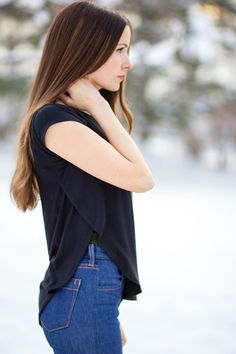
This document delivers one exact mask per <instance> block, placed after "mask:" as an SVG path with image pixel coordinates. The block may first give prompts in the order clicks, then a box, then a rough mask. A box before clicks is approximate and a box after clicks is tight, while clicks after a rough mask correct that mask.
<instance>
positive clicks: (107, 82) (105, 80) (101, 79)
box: [86, 26, 132, 91]
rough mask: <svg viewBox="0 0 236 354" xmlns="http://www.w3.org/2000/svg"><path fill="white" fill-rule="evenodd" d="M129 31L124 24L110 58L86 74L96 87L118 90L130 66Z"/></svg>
mask: <svg viewBox="0 0 236 354" xmlns="http://www.w3.org/2000/svg"><path fill="white" fill-rule="evenodd" d="M130 38H131V32H130V28H129V26H126V27H125V29H124V31H123V33H122V35H121V37H120V40H119V42H118V44H117V47H116V49H115V51H114V52H113V53H112V55H111V56H110V58H109V59H108V60H107V61H106V62H105V63H104V64H103V65H102V66H101V67H100V68H99V69H97V70H96V71H94V72H93V73H91V74H88V75H86V77H87V78H88V79H89V80H90V82H91V83H92V84H93V85H94V86H95V87H96V88H97V89H98V90H100V89H101V88H104V89H106V90H108V91H118V90H119V88H120V83H121V82H122V81H123V80H122V78H121V77H119V76H123V78H125V77H126V75H127V73H128V71H129V69H130V68H131V67H132V65H131V62H130V59H129V55H128V47H129V46H130Z"/></svg>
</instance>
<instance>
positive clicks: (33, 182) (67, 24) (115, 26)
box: [10, 1, 133, 211]
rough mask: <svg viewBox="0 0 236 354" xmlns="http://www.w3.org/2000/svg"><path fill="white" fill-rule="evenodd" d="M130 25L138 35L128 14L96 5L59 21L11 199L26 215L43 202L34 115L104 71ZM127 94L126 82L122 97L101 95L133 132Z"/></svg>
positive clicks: (77, 5)
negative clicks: (32, 138) (34, 141)
mask: <svg viewBox="0 0 236 354" xmlns="http://www.w3.org/2000/svg"><path fill="white" fill-rule="evenodd" d="M126 25H128V26H129V27H130V30H131V34H132V26H131V24H130V22H129V20H128V19H127V18H126V16H125V15H124V14H121V13H120V12H118V11H116V10H113V9H108V8H107V7H104V6H100V5H96V4H94V3H93V2H91V1H76V2H73V3H72V4H70V5H68V6H66V7H64V8H63V9H62V10H61V11H60V12H59V13H58V14H57V16H56V17H55V18H54V19H53V21H52V23H51V25H50V27H49V30H48V33H47V36H46V39H45V44H44V48H43V52H42V56H41V60H40V63H39V68H38V71H37V74H36V77H35V80H34V82H33V84H32V87H31V90H30V94H29V100H28V108H27V111H26V113H25V115H24V117H23V120H22V123H21V126H20V130H19V137H18V145H17V163H16V169H15V172H14V175H13V177H12V181H11V186H10V196H11V198H13V199H14V200H15V202H16V206H17V207H18V208H19V209H21V210H22V211H26V210H27V209H34V208H35V207H36V205H37V203H38V199H39V187H38V183H37V178H36V176H35V174H34V171H33V164H32V159H33V154H32V148H31V141H30V124H31V121H32V118H33V114H34V113H35V112H36V111H37V110H38V109H39V108H41V107H42V106H44V105H45V104H47V103H52V102H55V101H56V100H57V98H58V97H59V96H60V95H61V94H62V93H64V92H66V90H67V88H68V87H69V86H70V84H71V83H73V82H75V81H76V80H78V79H79V78H81V77H84V76H85V75H87V74H90V73H92V72H94V71H95V70H97V69H98V68H99V67H100V66H102V65H103V64H104V63H105V62H106V61H107V59H108V58H109V57H110V55H111V54H112V52H113V51H114V50H115V48H116V46H117V43H118V41H119V39H120V37H121V35H122V33H123V30H124V28H125V27H126ZM124 90H125V82H124V81H123V82H122V83H121V85H120V89H119V90H118V91H117V92H110V91H108V90H106V89H101V90H100V93H101V94H102V96H103V97H104V98H105V99H106V100H107V101H108V102H109V104H110V106H111V108H112V109H113V111H114V113H115V114H116V116H117V117H118V118H119V119H120V118H121V117H119V114H122V118H124V119H125V120H126V122H127V123H128V131H129V133H131V130H132V127H133V115H132V113H131V111H130V109H129V108H128V105H127V103H126V101H125V94H124Z"/></svg>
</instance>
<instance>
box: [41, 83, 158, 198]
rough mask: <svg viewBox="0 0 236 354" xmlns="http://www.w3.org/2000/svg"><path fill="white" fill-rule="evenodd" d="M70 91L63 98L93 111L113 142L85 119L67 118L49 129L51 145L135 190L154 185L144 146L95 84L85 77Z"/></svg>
mask: <svg viewBox="0 0 236 354" xmlns="http://www.w3.org/2000/svg"><path fill="white" fill-rule="evenodd" d="M68 91H69V93H70V97H68V96H66V95H61V96H60V97H59V98H60V99H61V101H62V102H63V103H65V104H68V105H69V106H74V107H77V108H79V109H80V110H84V111H87V112H89V113H90V114H91V115H92V116H93V117H94V118H95V119H96V120H97V121H98V123H99V124H100V126H101V127H102V129H103V130H104V132H105V134H106V135H107V138H108V140H109V142H108V141H106V140H105V139H103V138H102V137H100V135H98V134H97V133H96V132H94V131H93V130H92V129H90V128H88V127H87V126H86V125H84V124H82V123H79V122H75V121H63V122H60V123H54V124H52V125H51V126H50V127H49V128H48V129H47V132H46V134H45V145H46V146H47V148H48V149H50V150H51V151H53V152H55V153H56V154H57V155H59V156H61V157H62V158H64V159H66V160H67V161H69V162H71V163H72V164H74V165H75V166H77V167H79V168H81V169H82V170H84V171H86V172H87V173H89V174H91V175H93V176H95V177H97V178H99V179H101V180H103V181H105V182H108V183H110V184H113V185H115V186H118V187H120V188H123V189H126V190H129V191H132V192H146V191H148V190H149V189H151V188H153V186H154V184H155V183H154V179H153V176H152V174H151V171H150V169H149V167H148V166H147V164H146V162H145V161H144V158H143V157H142V154H141V152H140V150H139V149H138V147H137V145H136V144H135V142H134V141H133V139H132V138H131V137H130V135H129V134H128V133H127V131H126V130H125V129H124V127H123V126H122V124H121V123H120V122H119V120H118V119H117V117H116V116H115V114H114V113H113V111H112V109H111V107H110V105H109V103H108V102H107V101H106V100H105V99H104V98H103V97H102V96H101V94H100V93H99V92H98V91H97V90H96V89H95V87H94V86H93V85H92V84H91V83H90V82H89V81H88V80H86V79H81V80H78V82H77V83H76V84H73V85H72V86H71V88H70V89H68Z"/></svg>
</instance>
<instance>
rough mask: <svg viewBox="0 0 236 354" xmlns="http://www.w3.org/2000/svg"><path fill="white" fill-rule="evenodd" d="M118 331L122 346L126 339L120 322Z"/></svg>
mask: <svg viewBox="0 0 236 354" xmlns="http://www.w3.org/2000/svg"><path fill="white" fill-rule="evenodd" d="M120 333H121V340H122V347H123V346H124V345H125V344H126V342H127V339H126V336H125V332H124V330H123V328H122V326H121V324H120Z"/></svg>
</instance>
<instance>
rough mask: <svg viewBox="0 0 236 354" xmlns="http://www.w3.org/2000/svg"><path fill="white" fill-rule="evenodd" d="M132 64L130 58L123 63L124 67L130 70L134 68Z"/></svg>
mask: <svg viewBox="0 0 236 354" xmlns="http://www.w3.org/2000/svg"><path fill="white" fill-rule="evenodd" d="M132 66H133V65H132V64H131V61H130V59H129V58H128V60H126V61H125V62H124V63H123V68H124V69H128V70H130V69H131V68H132Z"/></svg>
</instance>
